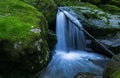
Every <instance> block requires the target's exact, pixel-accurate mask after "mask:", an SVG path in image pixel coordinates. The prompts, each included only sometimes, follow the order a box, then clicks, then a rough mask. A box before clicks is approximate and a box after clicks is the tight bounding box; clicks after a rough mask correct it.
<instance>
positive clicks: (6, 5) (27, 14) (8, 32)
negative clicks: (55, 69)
mask: <svg viewBox="0 0 120 78" xmlns="http://www.w3.org/2000/svg"><path fill="white" fill-rule="evenodd" d="M0 11H1V12H0V77H3V78H8V77H9V78H30V77H31V76H33V75H34V74H35V73H37V72H38V71H40V70H41V69H43V68H44V67H46V65H47V64H48V62H49V60H50V59H49V47H48V43H47V31H48V24H47V22H46V20H45V18H44V16H43V15H42V13H40V12H38V11H37V9H35V8H34V7H33V6H30V5H28V4H26V3H24V2H22V1H20V0H1V1H0Z"/></svg>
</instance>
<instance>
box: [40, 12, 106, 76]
mask: <svg viewBox="0 0 120 78" xmlns="http://www.w3.org/2000/svg"><path fill="white" fill-rule="evenodd" d="M65 13H66V14H67V15H68V16H69V17H70V18H71V19H72V20H73V21H74V22H75V23H76V24H77V25H79V26H81V27H82V24H81V23H80V22H79V21H78V20H77V19H76V18H75V17H73V16H72V15H70V14H69V13H67V12H65ZM56 25H57V27H56V35H57V40H58V41H57V44H56V46H55V51H54V55H53V57H52V60H51V61H50V63H49V64H48V66H47V68H46V69H45V70H44V71H43V72H42V73H41V74H40V76H39V78H74V76H75V75H76V74H78V73H79V72H89V73H93V74H96V75H100V76H101V75H102V74H103V69H104V67H105V64H106V62H107V61H108V58H107V57H105V56H103V55H100V54H97V53H94V52H86V51H85V43H86V41H85V37H84V33H83V32H82V31H81V30H79V29H78V28H77V27H76V26H75V25H74V24H73V23H72V22H71V21H70V20H68V19H67V18H66V17H65V15H64V13H63V12H60V11H58V13H57V18H56ZM95 63H97V64H95Z"/></svg>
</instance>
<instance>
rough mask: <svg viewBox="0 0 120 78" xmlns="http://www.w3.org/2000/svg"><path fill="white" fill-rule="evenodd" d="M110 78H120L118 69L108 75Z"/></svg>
mask: <svg viewBox="0 0 120 78" xmlns="http://www.w3.org/2000/svg"><path fill="white" fill-rule="evenodd" d="M110 78H120V68H119V69H117V70H116V71H115V72H114V73H113V74H112V75H110Z"/></svg>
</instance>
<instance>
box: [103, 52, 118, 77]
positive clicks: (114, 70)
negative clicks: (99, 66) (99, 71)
mask: <svg viewBox="0 0 120 78" xmlns="http://www.w3.org/2000/svg"><path fill="white" fill-rule="evenodd" d="M119 68H120V53H119V54H118V55H115V56H113V58H112V59H111V60H110V61H109V62H108V64H107V65H106V68H105V70H104V78H119V77H117V75H118V76H119V70H118V69H119ZM115 74H116V76H115Z"/></svg>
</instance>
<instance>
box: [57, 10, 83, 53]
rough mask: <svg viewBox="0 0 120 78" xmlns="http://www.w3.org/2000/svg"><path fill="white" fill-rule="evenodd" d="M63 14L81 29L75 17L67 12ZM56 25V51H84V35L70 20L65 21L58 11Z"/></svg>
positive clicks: (61, 13)
mask: <svg viewBox="0 0 120 78" xmlns="http://www.w3.org/2000/svg"><path fill="white" fill-rule="evenodd" d="M65 13H66V14H67V15H68V16H69V17H70V18H71V19H72V20H73V21H74V22H75V23H77V25H79V26H81V27H82V25H81V23H80V22H79V21H78V20H77V19H76V18H75V17H73V16H71V15H70V14H68V13H67V12H65ZM56 24H57V26H56V35H57V40H58V42H57V45H56V50H62V51H69V50H85V37H84V33H83V32H82V31H80V30H79V29H78V28H77V27H76V26H75V24H73V23H72V22H71V21H70V20H67V19H66V17H65V15H64V13H63V12H59V11H58V13H57V21H56Z"/></svg>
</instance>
